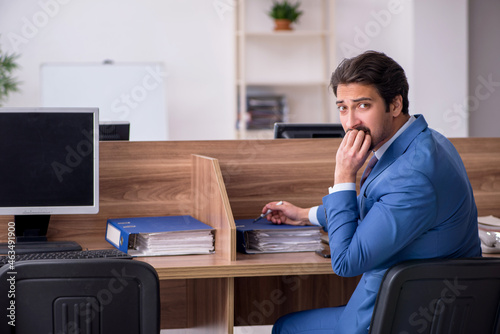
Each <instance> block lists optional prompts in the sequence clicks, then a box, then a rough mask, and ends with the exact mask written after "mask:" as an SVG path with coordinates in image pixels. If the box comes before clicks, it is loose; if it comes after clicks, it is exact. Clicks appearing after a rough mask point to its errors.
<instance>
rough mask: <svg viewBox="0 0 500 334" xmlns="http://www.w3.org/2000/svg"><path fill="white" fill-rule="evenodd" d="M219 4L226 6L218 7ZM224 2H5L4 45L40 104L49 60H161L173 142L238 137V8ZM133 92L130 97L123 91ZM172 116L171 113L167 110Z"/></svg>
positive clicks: (0, 3) (29, 100)
mask: <svg viewBox="0 0 500 334" xmlns="http://www.w3.org/2000/svg"><path fill="white" fill-rule="evenodd" d="M216 3H219V4H226V6H222V7H221V6H215V4H216ZM231 4H232V1H229V0H227V1H226V0H218V1H207V0H182V1H181V0H161V1H158V0H141V1H138V0H105V1H99V0H23V1H11V0H0V34H1V36H0V43H1V46H2V49H3V50H4V51H8V52H13V51H15V52H16V53H19V54H20V55H21V57H20V58H19V64H20V66H21V69H20V70H19V71H18V72H17V73H18V77H19V79H20V80H21V81H22V85H21V89H22V93H20V94H14V95H12V97H11V98H10V100H9V101H8V103H7V104H6V106H38V105H40V98H41V96H40V77H39V69H40V66H41V64H43V63H46V62H63V63H64V62H71V63H81V62H86V63H89V62H90V63H101V62H102V61H104V60H106V59H111V60H113V61H114V62H115V63H133V62H142V63H143V62H162V63H163V64H164V68H165V72H164V73H163V72H162V73H158V75H159V76H161V78H162V79H163V80H164V81H165V85H164V86H165V87H166V92H165V95H166V99H167V103H166V105H167V108H166V109H167V111H168V119H169V125H170V126H169V138H170V139H179V140H182V139H232V138H233V137H234V124H235V111H234V105H235V103H236V102H235V94H233V90H234V86H233V83H234V61H235V59H234V58H235V57H234V55H233V52H234V51H233V50H234V47H233V45H234V38H233V37H234V34H233V25H234V20H233V18H234V6H232V5H231ZM124 93H127V92H124ZM167 111H166V112H167Z"/></svg>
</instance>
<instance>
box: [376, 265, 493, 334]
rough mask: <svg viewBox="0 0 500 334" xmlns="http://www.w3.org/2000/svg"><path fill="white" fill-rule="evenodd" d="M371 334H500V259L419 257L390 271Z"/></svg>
mask: <svg viewBox="0 0 500 334" xmlns="http://www.w3.org/2000/svg"><path fill="white" fill-rule="evenodd" d="M370 333H371V334H391V333H397V334H403V333H418V334H441V333H447V334H452V333H453V334H460V333H463V334H470V333H474V334H476V333H477V334H482V333H497V334H498V333H500V259H498V258H467V259H436V260H415V261H408V262H404V263H401V264H398V265H396V266H394V267H392V268H390V269H388V270H387V272H386V274H385V276H384V279H383V280H382V284H381V286H380V290H379V294H378V296H377V301H376V302H375V309H374V311H373V316H372V321H371V324H370Z"/></svg>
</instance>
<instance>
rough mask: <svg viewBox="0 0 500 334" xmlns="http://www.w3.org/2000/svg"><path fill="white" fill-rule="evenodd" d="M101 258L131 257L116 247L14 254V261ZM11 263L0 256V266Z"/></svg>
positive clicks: (3, 256)
mask: <svg viewBox="0 0 500 334" xmlns="http://www.w3.org/2000/svg"><path fill="white" fill-rule="evenodd" d="M102 258H114V259H131V258H132V256H130V255H129V254H127V253H124V252H122V251H120V250H118V249H116V248H110V249H91V250H81V251H65V252H47V253H26V254H16V255H15V260H14V261H15V262H18V261H32V260H48V259H102ZM9 260H10V263H12V259H11V258H9V257H8V256H5V255H2V256H0V266H2V265H4V264H7V263H9Z"/></svg>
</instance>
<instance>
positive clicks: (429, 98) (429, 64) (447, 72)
mask: <svg viewBox="0 0 500 334" xmlns="http://www.w3.org/2000/svg"><path fill="white" fill-rule="evenodd" d="M336 33H337V60H338V61H340V60H341V59H342V58H345V57H347V58H349V57H352V56H354V55H357V54H359V53H361V52H363V51H365V50H377V51H381V52H385V53H386V54H387V55H388V56H390V57H392V58H393V59H394V60H396V61H397V62H398V63H399V64H400V65H401V66H402V67H403V68H404V69H405V71H406V74H407V77H408V81H409V84H410V93H409V99H410V114H423V115H424V116H425V118H426V120H427V122H428V123H429V126H431V127H432V128H434V129H436V130H438V131H440V132H442V133H443V134H445V135H446V136H448V137H463V136H467V134H468V122H467V120H465V121H463V122H451V121H450V115H449V114H450V111H451V110H453V109H452V108H453V106H454V105H455V104H461V103H463V101H464V99H465V97H466V96H467V0H369V1H367V0H337V11H336Z"/></svg>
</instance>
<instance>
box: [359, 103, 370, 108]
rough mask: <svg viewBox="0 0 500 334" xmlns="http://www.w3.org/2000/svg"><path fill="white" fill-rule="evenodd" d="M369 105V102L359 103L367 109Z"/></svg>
mask: <svg viewBox="0 0 500 334" xmlns="http://www.w3.org/2000/svg"><path fill="white" fill-rule="evenodd" d="M369 106H370V105H369V104H368V103H361V104H360V105H359V107H360V108H361V109H366V108H368V107H369Z"/></svg>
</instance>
